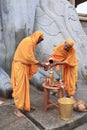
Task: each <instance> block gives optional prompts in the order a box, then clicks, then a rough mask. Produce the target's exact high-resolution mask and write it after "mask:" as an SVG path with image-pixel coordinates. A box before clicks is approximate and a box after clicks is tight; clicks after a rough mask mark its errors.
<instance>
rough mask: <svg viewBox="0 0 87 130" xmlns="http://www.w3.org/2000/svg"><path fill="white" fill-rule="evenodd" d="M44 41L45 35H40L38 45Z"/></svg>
mask: <svg viewBox="0 0 87 130" xmlns="http://www.w3.org/2000/svg"><path fill="white" fill-rule="evenodd" d="M43 40H44V36H43V35H40V36H39V38H38V42H37V44H38V43H40V42H41V41H43Z"/></svg>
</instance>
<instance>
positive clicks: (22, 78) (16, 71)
mask: <svg viewBox="0 0 87 130" xmlns="http://www.w3.org/2000/svg"><path fill="white" fill-rule="evenodd" d="M43 39H44V35H43V33H42V32H41V31H36V32H34V33H33V34H32V35H31V36H28V37H26V38H24V39H23V40H22V41H21V42H20V44H19V45H18V47H17V49H16V52H15V54H14V58H13V62H12V71H11V82H12V88H13V93H12V96H13V98H14V102H15V105H16V110H15V112H14V113H15V114H16V115H17V116H18V117H22V116H24V115H23V114H22V113H21V111H20V110H26V111H30V110H31V109H32V107H31V106H30V86H29V80H30V79H31V78H32V76H33V75H34V74H35V73H36V72H37V70H38V65H40V66H42V67H44V64H42V63H40V62H39V61H38V60H37V59H36V58H35V56H34V51H35V48H36V45H37V44H38V43H40V42H41V41H42V40H43Z"/></svg>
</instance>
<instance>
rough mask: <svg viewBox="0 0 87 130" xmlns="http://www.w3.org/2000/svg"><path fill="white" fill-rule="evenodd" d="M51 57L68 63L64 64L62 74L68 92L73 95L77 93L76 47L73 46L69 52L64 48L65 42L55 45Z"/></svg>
mask: <svg viewBox="0 0 87 130" xmlns="http://www.w3.org/2000/svg"><path fill="white" fill-rule="evenodd" d="M51 57H52V58H53V59H54V60H56V61H58V62H66V63H67V64H64V65H62V75H63V78H64V83H65V88H66V92H67V94H68V95H69V96H73V95H74V94H75V90H76V83H77V77H78V75H77V74H78V59H77V57H76V50H75V48H74V47H72V48H71V49H70V50H69V52H67V51H65V50H64V43H63V44H60V45H58V46H57V47H55V49H54V52H53V53H52V54H51ZM58 67H59V66H58Z"/></svg>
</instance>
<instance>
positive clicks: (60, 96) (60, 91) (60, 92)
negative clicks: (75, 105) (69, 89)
mask: <svg viewBox="0 0 87 130" xmlns="http://www.w3.org/2000/svg"><path fill="white" fill-rule="evenodd" d="M62 97H63V89H59V90H58V98H62Z"/></svg>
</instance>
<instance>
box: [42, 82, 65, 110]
mask: <svg viewBox="0 0 87 130" xmlns="http://www.w3.org/2000/svg"><path fill="white" fill-rule="evenodd" d="M43 87H44V111H47V109H48V108H50V107H56V108H57V109H58V103H57V102H52V101H51V100H50V90H56V91H57V92H58V98H62V97H63V89H61V87H60V83H59V86H58V87H51V86H49V85H46V84H45V83H43Z"/></svg>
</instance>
